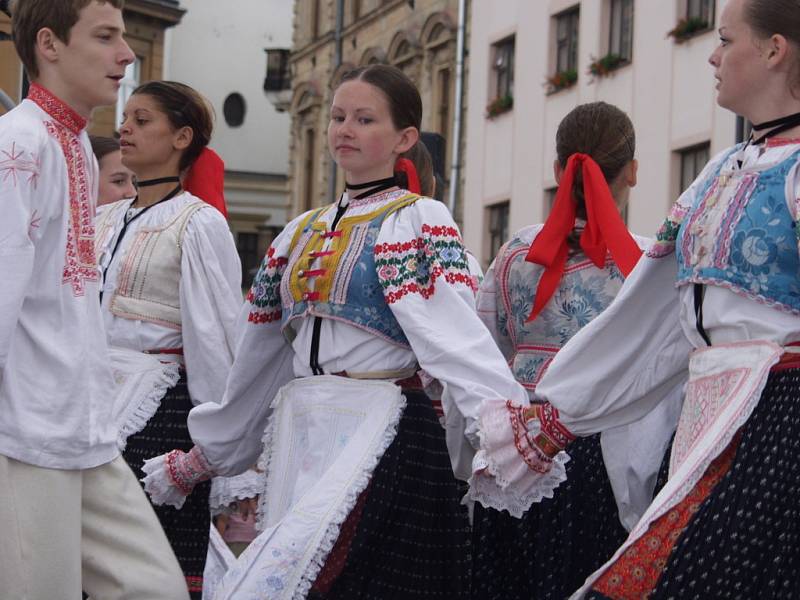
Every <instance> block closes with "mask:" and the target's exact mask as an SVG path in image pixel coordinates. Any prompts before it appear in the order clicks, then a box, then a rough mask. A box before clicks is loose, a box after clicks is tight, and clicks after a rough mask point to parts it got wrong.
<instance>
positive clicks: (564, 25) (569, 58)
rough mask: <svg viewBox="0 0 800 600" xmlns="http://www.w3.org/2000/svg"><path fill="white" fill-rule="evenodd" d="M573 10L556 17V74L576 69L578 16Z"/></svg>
mask: <svg viewBox="0 0 800 600" xmlns="http://www.w3.org/2000/svg"><path fill="white" fill-rule="evenodd" d="M579 15H580V11H579V9H578V8H577V7H576V8H573V9H570V10H568V11H566V12H563V13H561V14H559V15H556V73H564V72H565V71H575V70H577V69H578V16H579Z"/></svg>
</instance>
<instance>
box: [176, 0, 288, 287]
mask: <svg viewBox="0 0 800 600" xmlns="http://www.w3.org/2000/svg"><path fill="white" fill-rule="evenodd" d="M181 6H182V7H183V8H185V9H186V10H187V12H186V15H185V16H184V18H183V21H182V22H181V24H180V26H179V27H175V28H174V29H172V30H171V31H170V32H169V34H168V36H167V48H168V55H169V56H168V59H167V64H166V66H165V77H166V78H167V79H174V80H176V81H181V82H183V83H186V84H188V85H191V86H192V87H194V88H195V89H197V90H198V91H200V92H201V93H202V94H203V95H204V96H205V97H206V98H207V99H208V100H209V102H210V103H211V105H212V106H213V108H214V112H215V113H216V119H215V123H214V135H213V137H212V140H211V144H210V145H211V147H212V148H214V150H215V151H216V152H217V153H218V154H219V155H220V156H221V157H222V158H223V160H224V161H225V200H226V203H227V205H228V222H229V223H230V226H231V231H232V232H233V234H234V237H235V238H236V243H237V247H238V249H239V256H240V258H241V260H242V272H243V277H244V284H245V285H249V282H250V280H251V279H252V276H253V275H254V274H255V270H256V269H257V267H258V265H259V263H260V262H261V258H262V257H263V256H264V252H265V251H266V248H267V246H268V245H269V243H270V242H271V241H272V239H273V238H274V237H275V235H277V234H278V233H279V232H280V230H281V229H282V228H283V226H284V225H286V218H287V209H288V204H289V201H288V198H289V196H288V188H287V184H286V173H287V169H288V148H289V115H288V114H287V113H285V112H284V113H281V112H278V111H277V110H276V108H275V106H274V105H273V104H272V103H271V102H270V101H269V100H268V98H267V96H266V95H265V93H264V83H265V81H264V80H265V76H266V73H267V54H266V53H265V49H270V48H276V47H278V48H288V47H289V45H290V44H291V32H292V18H293V8H292V3H291V2H287V1H286V0H236V2H235V10H234V9H232V7H233V6H234V4H231V3H225V2H216V1H215V2H209V1H208V0H182V2H181Z"/></svg>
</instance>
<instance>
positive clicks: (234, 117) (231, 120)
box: [222, 92, 246, 127]
mask: <svg viewBox="0 0 800 600" xmlns="http://www.w3.org/2000/svg"><path fill="white" fill-rule="evenodd" d="M245 110H246V107H245V103H244V96H242V95H241V94H239V93H238V92H233V93H232V94H229V95H228V97H227V98H225V102H223V103H222V115H223V116H224V117H225V122H226V123H227V124H228V127H239V126H241V124H242V123H244V114H245Z"/></svg>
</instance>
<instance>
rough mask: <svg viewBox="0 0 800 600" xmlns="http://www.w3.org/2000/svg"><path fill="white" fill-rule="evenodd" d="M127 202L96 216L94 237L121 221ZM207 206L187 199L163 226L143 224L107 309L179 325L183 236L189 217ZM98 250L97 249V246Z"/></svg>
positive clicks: (173, 326) (102, 235) (105, 234)
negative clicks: (96, 229)
mask: <svg viewBox="0 0 800 600" xmlns="http://www.w3.org/2000/svg"><path fill="white" fill-rule="evenodd" d="M127 206H128V204H127V203H126V202H121V203H120V206H119V207H116V206H114V207H111V208H109V209H108V210H107V211H106V212H105V213H103V214H102V215H101V216H100V217H99V219H98V236H97V240H98V242H100V243H103V241H104V240H106V238H107V237H108V230H109V229H110V228H113V227H114V225H115V224H116V223H118V222H119V221H120V219H121V218H122V217H121V213H122V214H124V212H125V210H126V209H127ZM207 207H210V205H208V204H206V203H205V202H203V201H202V200H196V201H194V202H190V203H188V204H187V205H186V206H184V207H183V208H182V209H181V210H179V211H178V213H177V214H176V215H175V216H174V217H173V218H172V220H171V221H169V222H167V223H165V224H164V225H163V227H158V228H156V227H147V228H145V227H142V228H141V229H139V230H138V231H136V234H135V235H134V236H133V239H132V240H130V243H129V244H128V252H127V254H126V255H125V261H124V263H123V264H122V268H121V269H120V272H119V278H118V280H117V289H115V290H114V295H113V296H112V297H111V303H110V304H109V309H110V310H111V312H112V313H113V314H115V315H117V316H118V317H122V318H125V319H136V320H141V321H149V322H151V323H155V324H157V325H161V326H163V327H169V328H170V329H177V330H179V331H180V329H181V301H180V281H181V259H182V257H183V252H182V248H181V247H182V245H183V236H184V234H185V232H186V226H187V225H188V223H189V219H191V218H192V215H194V213H196V212H197V211H198V210H202V209H204V208H207ZM98 253H99V249H98Z"/></svg>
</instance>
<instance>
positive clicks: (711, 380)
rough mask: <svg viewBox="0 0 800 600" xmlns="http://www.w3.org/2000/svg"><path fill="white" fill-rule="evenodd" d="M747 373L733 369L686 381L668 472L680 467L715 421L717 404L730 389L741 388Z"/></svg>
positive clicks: (718, 407)
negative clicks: (684, 396)
mask: <svg viewBox="0 0 800 600" xmlns="http://www.w3.org/2000/svg"><path fill="white" fill-rule="evenodd" d="M748 374H749V369H745V368H741V369H733V370H730V371H724V372H722V373H718V374H716V375H713V376H709V377H701V378H699V379H697V380H695V381H691V382H689V384H688V385H687V387H686V399H685V401H684V405H683V410H681V417H680V420H679V422H678V428H677V430H676V433H675V440H674V442H673V445H672V458H671V460H670V473H674V472H675V471H676V470H677V469H678V467H680V465H681V463H683V461H684V459H685V458H686V456H687V455H688V454H689V452H690V451H691V450H692V448H693V447H694V443H695V442H696V441H697V440H698V439H699V438H700V437H702V435H703V433H704V432H705V430H706V429H707V428H708V426H709V425H710V424H711V423H712V422H713V421H714V419H715V417H716V416H717V413H718V412H719V411H720V410H721V408H722V407H721V406H720V402H721V401H723V400H724V399H726V398H728V397H729V396H730V393H731V390H732V389H734V388H735V387H736V386H738V385H740V384H741V383H742V381H743V380H744V379H745V378H746V377H747V375H748Z"/></svg>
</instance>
